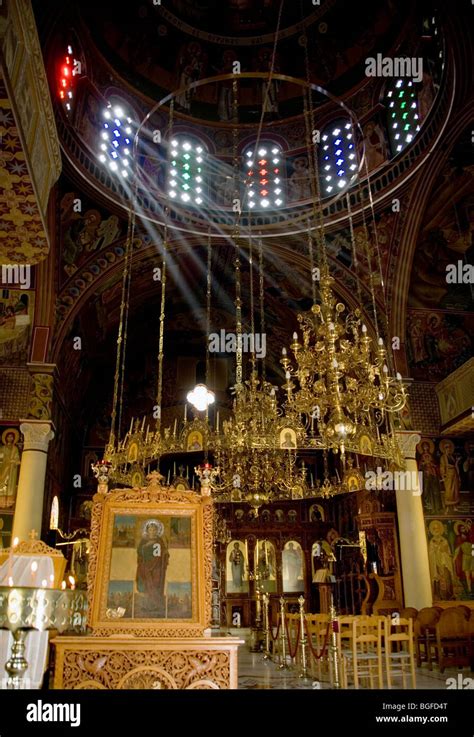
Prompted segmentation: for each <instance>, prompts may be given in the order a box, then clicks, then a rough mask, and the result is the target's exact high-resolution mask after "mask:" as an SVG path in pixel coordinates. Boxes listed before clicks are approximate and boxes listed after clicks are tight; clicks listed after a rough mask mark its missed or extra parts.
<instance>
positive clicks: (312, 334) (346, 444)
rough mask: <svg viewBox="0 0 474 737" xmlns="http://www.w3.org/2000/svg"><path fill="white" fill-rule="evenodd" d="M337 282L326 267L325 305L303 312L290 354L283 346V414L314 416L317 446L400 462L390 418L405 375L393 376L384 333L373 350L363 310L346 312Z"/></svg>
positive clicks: (400, 403)
mask: <svg viewBox="0 0 474 737" xmlns="http://www.w3.org/2000/svg"><path fill="white" fill-rule="evenodd" d="M333 284H334V279H333V278H332V277H331V276H330V275H329V273H328V271H327V270H324V271H323V273H322V276H321V280H320V303H319V304H314V305H313V307H312V309H311V312H310V313H307V314H300V315H298V321H299V323H300V325H301V330H302V334H303V336H302V342H300V340H299V339H298V335H297V333H294V335H293V342H292V343H291V346H290V349H291V352H292V354H293V360H292V359H291V358H290V357H289V356H288V353H287V350H286V349H285V348H283V350H282V354H283V355H282V359H281V364H282V366H283V368H284V370H285V376H286V385H285V387H284V388H285V390H286V393H287V399H286V403H285V413H289V414H291V415H292V416H295V415H296V414H303V415H306V417H307V418H310V419H311V420H312V421H311V427H312V430H311V441H312V443H313V444H314V447H322V448H326V449H329V450H332V451H335V452H340V453H341V456H344V455H345V453H346V451H347V450H349V451H352V452H354V453H361V454H363V455H370V456H374V455H375V456H380V457H381V458H390V459H393V460H398V455H397V453H396V443H395V440H394V437H393V432H392V423H391V419H390V416H391V415H393V414H394V413H396V412H399V411H400V410H401V409H403V407H404V406H405V404H406V392H405V388H404V386H403V383H402V377H401V376H400V374H397V375H396V377H393V376H390V373H389V369H388V365H387V360H388V359H387V351H386V349H385V346H384V343H383V340H382V338H379V339H378V342H377V346H376V348H375V347H374V346H373V341H372V339H371V338H370V337H369V335H368V331H367V327H366V325H365V324H364V323H363V321H362V318H361V311H360V310H359V309H356V310H355V311H354V312H347V311H346V308H345V306H344V305H343V304H342V303H341V302H337V301H336V298H335V295H334V292H333ZM293 380H296V383H295V382H294V381H293Z"/></svg>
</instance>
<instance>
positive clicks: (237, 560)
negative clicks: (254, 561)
mask: <svg viewBox="0 0 474 737" xmlns="http://www.w3.org/2000/svg"><path fill="white" fill-rule="evenodd" d="M229 562H230V567H231V570H232V583H233V584H234V587H235V588H236V589H238V590H240V589H241V588H242V581H243V576H244V568H245V558H244V554H243V553H242V551H241V549H240V545H239V543H238V542H235V543H234V549H233V550H232V551H231V553H230V555H229Z"/></svg>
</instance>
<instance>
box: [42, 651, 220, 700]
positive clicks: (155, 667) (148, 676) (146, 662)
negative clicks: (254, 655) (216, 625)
mask: <svg viewBox="0 0 474 737" xmlns="http://www.w3.org/2000/svg"><path fill="white" fill-rule="evenodd" d="M230 671H231V664H230V653H229V652H226V651H214V650H197V649H191V650H178V649H177V650H160V649H159V647H157V648H153V649H151V648H150V646H149V645H148V646H147V647H146V649H145V648H144V649H140V646H139V645H137V648H136V649H133V650H124V649H117V650H100V649H97V650H79V649H78V650H66V651H65V652H64V653H63V654H62V668H61V670H60V672H59V673H58V671H56V677H57V679H58V676H59V677H60V681H59V680H57V681H56V683H55V688H64V689H77V688H102V689H104V688H105V689H130V688H132V689H135V688H140V689H206V688H211V689H212V688H214V689H216V688H217V689H220V688H229V684H230Z"/></svg>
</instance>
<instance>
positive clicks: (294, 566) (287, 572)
mask: <svg viewBox="0 0 474 737" xmlns="http://www.w3.org/2000/svg"><path fill="white" fill-rule="evenodd" d="M282 563H283V591H284V592H285V593H294V592H297V591H304V561H303V550H302V548H301V545H300V543H299V542H297V541H296V540H289V541H288V542H287V543H285V547H284V548H283V553H282Z"/></svg>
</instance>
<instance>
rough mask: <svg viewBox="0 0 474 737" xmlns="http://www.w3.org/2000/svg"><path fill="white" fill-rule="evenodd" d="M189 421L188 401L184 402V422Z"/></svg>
mask: <svg viewBox="0 0 474 737" xmlns="http://www.w3.org/2000/svg"><path fill="white" fill-rule="evenodd" d="M187 421H188V404H187V402H185V403H184V422H185V423H186V422H187Z"/></svg>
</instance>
